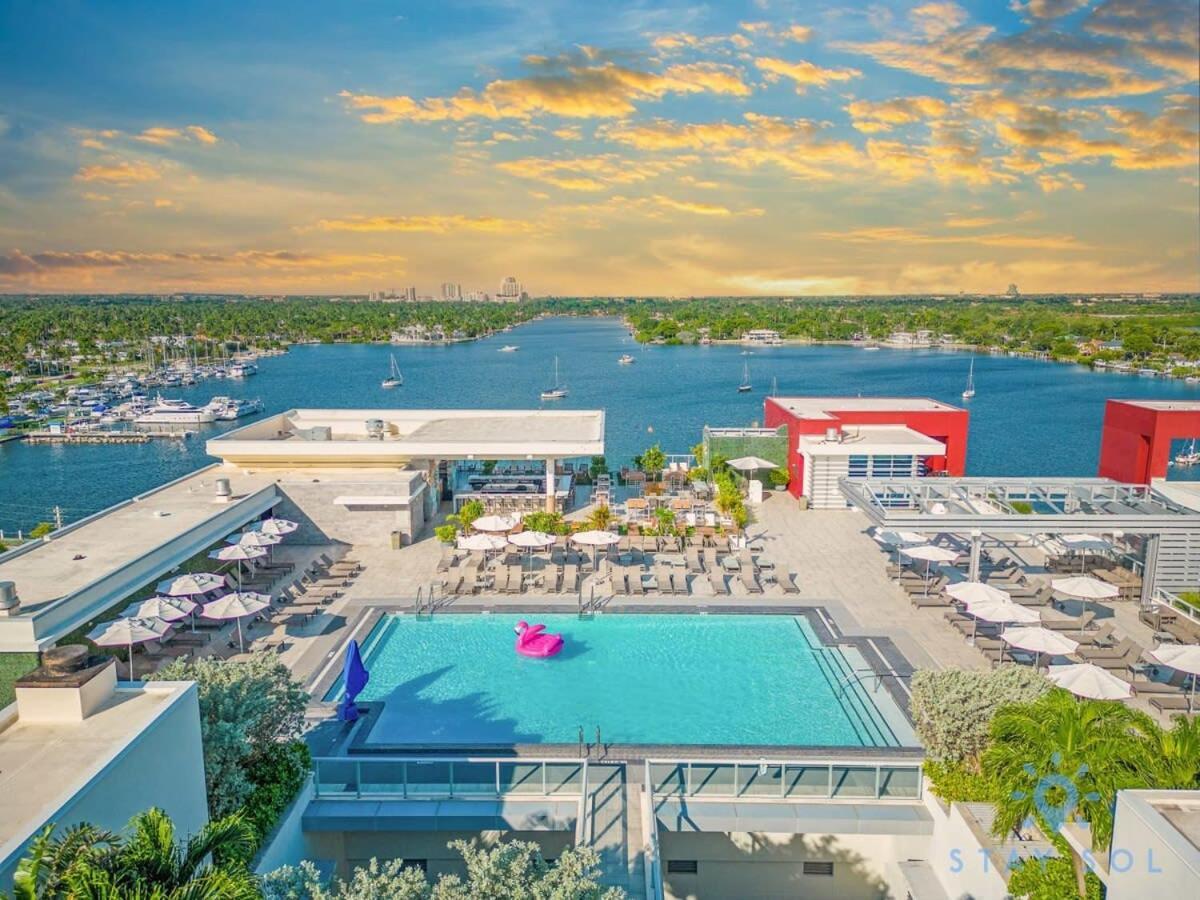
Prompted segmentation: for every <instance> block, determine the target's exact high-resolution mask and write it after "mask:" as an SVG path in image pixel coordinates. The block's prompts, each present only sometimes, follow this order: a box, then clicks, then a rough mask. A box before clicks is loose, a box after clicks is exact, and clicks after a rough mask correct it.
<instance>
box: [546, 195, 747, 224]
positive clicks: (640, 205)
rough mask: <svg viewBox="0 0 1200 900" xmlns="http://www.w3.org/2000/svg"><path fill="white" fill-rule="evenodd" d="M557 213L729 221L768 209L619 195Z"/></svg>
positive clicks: (668, 197)
mask: <svg viewBox="0 0 1200 900" xmlns="http://www.w3.org/2000/svg"><path fill="white" fill-rule="evenodd" d="M555 212H556V213H558V214H567V215H571V216H575V215H579V214H586V215H596V214H612V215H618V216H621V215H630V214H638V215H644V216H649V217H651V218H667V217H669V216H670V215H671V214H672V213H683V214H685V215H689V216H700V217H705V218H719V219H726V218H733V217H756V216H761V215H763V214H764V212H765V210H762V209H759V208H757V207H746V208H742V209H737V208H734V207H730V206H726V205H724V204H720V203H708V202H701V201H697V200H686V199H680V198H678V197H670V196H667V195H666V194H650V195H648V196H644V197H628V196H624V195H621V194H616V195H614V196H612V197H608V198H606V199H605V200H603V201H601V202H599V203H585V204H576V205H572V206H559V207H556V208H555Z"/></svg>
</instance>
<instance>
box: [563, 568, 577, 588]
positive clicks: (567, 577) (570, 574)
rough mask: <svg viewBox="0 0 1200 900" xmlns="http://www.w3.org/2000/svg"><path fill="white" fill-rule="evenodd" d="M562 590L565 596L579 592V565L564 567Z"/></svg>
mask: <svg viewBox="0 0 1200 900" xmlns="http://www.w3.org/2000/svg"><path fill="white" fill-rule="evenodd" d="M562 590H563V593H564V594H574V593H575V592H576V591H577V590H579V565H578V564H577V563H571V562H569V563H567V564H566V565H565V566H563V574H562Z"/></svg>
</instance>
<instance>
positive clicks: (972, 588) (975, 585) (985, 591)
mask: <svg viewBox="0 0 1200 900" xmlns="http://www.w3.org/2000/svg"><path fill="white" fill-rule="evenodd" d="M946 594H947V595H949V596H951V597H953V598H954V599H955V600H957V601H959V602H960V603H965V604H967V606H968V608H969V607H970V606H971V605H972V604H974V603H984V602H989V601H990V602H992V603H1011V602H1012V596H1011V595H1010V594H1009V593H1008V591H1002V590H1000V588H996V587H992V586H991V585H990V584H984V583H983V582H982V581H959V582H956V583H954V584H952V585H949V586H948V587H947V588H946ZM1034 619H1035V620H1036V619H1037V616H1036V615H1035V616H1034Z"/></svg>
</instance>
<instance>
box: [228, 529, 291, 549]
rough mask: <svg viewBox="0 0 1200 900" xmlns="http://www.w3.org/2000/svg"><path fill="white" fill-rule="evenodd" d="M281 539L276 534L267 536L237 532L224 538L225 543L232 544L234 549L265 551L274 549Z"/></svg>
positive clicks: (261, 533) (263, 533)
mask: <svg viewBox="0 0 1200 900" xmlns="http://www.w3.org/2000/svg"><path fill="white" fill-rule="evenodd" d="M282 540H283V538H281V537H280V536H279V535H277V534H267V533H266V532H263V531H237V532H234V533H233V534H231V535H229V537H227V538H225V543H227V544H233V545H234V546H235V547H256V548H260V549H266V548H267V547H274V546H275V545H276V544H278V543H279V542H280V541H282Z"/></svg>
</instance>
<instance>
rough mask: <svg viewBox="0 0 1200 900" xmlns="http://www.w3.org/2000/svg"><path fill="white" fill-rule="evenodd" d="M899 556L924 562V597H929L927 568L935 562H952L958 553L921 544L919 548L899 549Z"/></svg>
mask: <svg viewBox="0 0 1200 900" xmlns="http://www.w3.org/2000/svg"><path fill="white" fill-rule="evenodd" d="M900 554H901V555H902V556H907V557H910V558H911V559H920V560H924V562H925V596H926V597H928V596H929V567H930V565H932V564H933V563H935V562H938V563H943V562H953V561H954V560H956V559H958V553H957V551H954V550H947V549H946V548H945V547H936V546H934V545H933V544H922V545H921V546H919V547H901V548H900Z"/></svg>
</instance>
